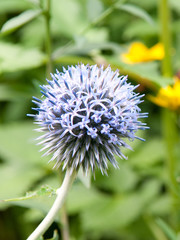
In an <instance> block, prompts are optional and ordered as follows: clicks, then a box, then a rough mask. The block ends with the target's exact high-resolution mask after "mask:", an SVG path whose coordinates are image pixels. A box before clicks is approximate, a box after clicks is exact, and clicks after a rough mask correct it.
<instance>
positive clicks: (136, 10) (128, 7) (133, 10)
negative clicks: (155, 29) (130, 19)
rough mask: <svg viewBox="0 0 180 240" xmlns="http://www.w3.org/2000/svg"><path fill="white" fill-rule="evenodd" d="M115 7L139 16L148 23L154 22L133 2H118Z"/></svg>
mask: <svg viewBox="0 0 180 240" xmlns="http://www.w3.org/2000/svg"><path fill="white" fill-rule="evenodd" d="M116 8H118V9H120V10H124V11H126V12H129V13H131V14H133V15H135V16H137V17H140V18H142V19H144V20H145V21H147V22H148V23H150V24H154V21H153V19H152V17H151V16H150V15H149V14H148V13H147V12H146V11H144V10H143V9H142V8H139V7H137V6H135V5H133V4H119V5H116Z"/></svg>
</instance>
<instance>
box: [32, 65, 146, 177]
mask: <svg viewBox="0 0 180 240" xmlns="http://www.w3.org/2000/svg"><path fill="white" fill-rule="evenodd" d="M51 77H52V80H51V81H49V80H47V82H48V84H47V85H43V86H40V87H41V89H42V91H41V93H42V94H43V96H42V99H38V98H36V97H33V98H34V100H33V102H34V103H35V104H36V105H37V108H33V109H34V110H36V111H37V112H38V113H37V114H36V115H33V116H34V117H35V123H37V124H39V125H40V128H39V131H40V132H44V135H42V136H41V137H40V138H38V140H39V139H41V142H40V143H39V144H43V146H44V147H43V149H42V150H45V149H46V150H47V151H46V153H45V155H49V154H52V158H51V160H50V161H52V160H56V163H55V167H57V168H58V167H60V165H62V169H63V170H64V169H69V170H70V171H73V170H76V171H77V170H78V169H79V167H82V168H83V171H84V172H85V173H86V174H87V172H88V171H89V170H90V169H91V170H92V172H93V173H94V171H95V169H96V168H97V167H98V168H99V169H100V170H101V172H102V173H106V170H107V168H108V160H109V161H110V162H111V163H112V165H113V166H114V167H118V163H117V162H116V160H115V158H114V155H117V156H119V157H120V158H126V157H125V156H124V155H123V153H122V148H123V147H125V148H130V146H129V145H128V144H127V143H126V142H125V141H124V140H125V139H129V140H132V141H133V140H134V139H135V138H138V137H137V136H136V135H135V134H136V132H137V130H138V129H142V130H143V129H145V128H147V127H146V126H145V125H146V124H144V123H142V122H141V121H139V120H138V119H139V118H144V117H147V113H141V109H140V108H139V107H138V104H139V103H141V102H142V100H141V98H142V96H143V95H139V93H135V92H134V90H135V89H136V88H137V86H133V85H131V84H130V83H128V82H127V76H120V75H119V73H118V71H115V72H113V71H112V70H111V68H110V67H107V68H106V69H104V68H103V67H102V66H101V67H97V66H96V65H93V66H89V65H86V66H85V65H83V64H81V65H77V66H75V67H74V66H71V67H68V69H67V70H66V69H63V72H59V71H57V72H56V73H55V74H54V75H53V74H51ZM31 116H32V115H31ZM139 139H141V138H139ZM141 140H143V139H141Z"/></svg>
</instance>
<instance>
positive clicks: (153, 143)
mask: <svg viewBox="0 0 180 240" xmlns="http://www.w3.org/2000/svg"><path fill="white" fill-rule="evenodd" d="M164 158H166V151H165V147H164V145H163V142H162V140H161V139H159V138H154V139H151V140H150V139H149V140H148V141H147V142H145V143H143V148H140V149H139V150H137V151H136V152H134V154H133V156H132V165H134V166H136V167H138V168H140V169H147V168H150V167H152V166H153V165H155V164H157V163H159V162H161V161H162V160H163V159H164Z"/></svg>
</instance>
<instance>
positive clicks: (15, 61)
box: [0, 42, 46, 74]
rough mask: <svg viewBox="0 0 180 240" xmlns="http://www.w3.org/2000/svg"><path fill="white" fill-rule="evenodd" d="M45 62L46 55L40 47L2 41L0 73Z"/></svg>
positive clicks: (0, 46)
mask: <svg viewBox="0 0 180 240" xmlns="http://www.w3.org/2000/svg"><path fill="white" fill-rule="evenodd" d="M45 62H46V56H45V55H44V54H43V53H42V52H40V51H39V50H38V49H35V48H32V49H26V48H24V47H22V46H20V45H18V44H11V43H5V42H0V74H2V73H4V72H14V71H19V70H25V69H32V68H36V67H39V66H41V65H43V64H44V63H45Z"/></svg>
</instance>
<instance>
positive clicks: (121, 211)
mask: <svg viewBox="0 0 180 240" xmlns="http://www.w3.org/2000/svg"><path fill="white" fill-rule="evenodd" d="M159 189H160V184H159V182H158V181H153V180H152V181H149V182H147V183H145V184H144V185H143V187H142V189H139V190H136V191H135V192H131V193H129V194H124V195H123V194H122V193H121V194H114V195H112V196H111V197H108V199H107V195H106V197H105V199H106V201H101V203H98V204H96V203H95V204H92V206H89V207H88V208H87V209H86V210H84V211H83V212H82V213H81V216H82V225H83V228H85V230H87V231H104V229H106V231H110V230H115V229H120V228H123V227H127V226H128V225H129V224H131V223H133V222H134V221H135V220H137V219H138V218H139V217H140V216H141V215H142V214H143V213H144V209H146V207H147V206H148V205H149V204H150V203H151V201H152V200H153V199H154V198H156V197H157V195H158V194H159Z"/></svg>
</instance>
